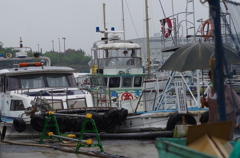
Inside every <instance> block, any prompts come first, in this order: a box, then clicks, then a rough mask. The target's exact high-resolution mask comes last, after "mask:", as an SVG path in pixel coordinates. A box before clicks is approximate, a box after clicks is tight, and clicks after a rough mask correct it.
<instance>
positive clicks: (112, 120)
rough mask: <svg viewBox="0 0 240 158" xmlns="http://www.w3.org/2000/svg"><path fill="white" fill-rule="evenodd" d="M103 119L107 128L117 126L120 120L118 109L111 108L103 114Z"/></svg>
mask: <svg viewBox="0 0 240 158" xmlns="http://www.w3.org/2000/svg"><path fill="white" fill-rule="evenodd" d="M103 119H104V121H105V123H106V127H107V129H113V128H114V127H116V126H117V124H118V122H119V120H120V111H119V110H117V109H111V110H109V111H107V112H106V113H105V114H104V115H103Z"/></svg>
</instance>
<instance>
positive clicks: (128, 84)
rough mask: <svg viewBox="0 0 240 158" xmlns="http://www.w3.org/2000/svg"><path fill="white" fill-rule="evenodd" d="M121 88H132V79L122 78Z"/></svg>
mask: <svg viewBox="0 0 240 158" xmlns="http://www.w3.org/2000/svg"><path fill="white" fill-rule="evenodd" d="M122 86H123V87H132V78H131V77H124V78H123V83H122Z"/></svg>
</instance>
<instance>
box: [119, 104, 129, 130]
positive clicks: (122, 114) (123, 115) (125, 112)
mask: <svg viewBox="0 0 240 158" xmlns="http://www.w3.org/2000/svg"><path fill="white" fill-rule="evenodd" d="M127 116H128V110H127V109H124V108H122V109H121V110H120V118H119V121H118V123H117V124H118V125H120V126H121V125H123V123H124V122H125V121H126V119H127Z"/></svg>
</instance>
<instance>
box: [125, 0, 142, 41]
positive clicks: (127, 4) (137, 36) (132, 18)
mask: <svg viewBox="0 0 240 158" xmlns="http://www.w3.org/2000/svg"><path fill="white" fill-rule="evenodd" d="M125 2H126V5H127V9H128V12H129V14H130V17H131V20H132V23H133V27H134V30H135V32H136V34H137V38H139V37H138V33H137V30H136V27H135V24H134V22H133V18H132V14H131V12H130V9H129V7H128V3H127V1H126V0H125Z"/></svg>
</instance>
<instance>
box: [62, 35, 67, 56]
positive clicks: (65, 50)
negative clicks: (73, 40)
mask: <svg viewBox="0 0 240 158" xmlns="http://www.w3.org/2000/svg"><path fill="white" fill-rule="evenodd" d="M62 39H63V48H64V53H65V51H66V49H65V39H66V37H63V38H62Z"/></svg>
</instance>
